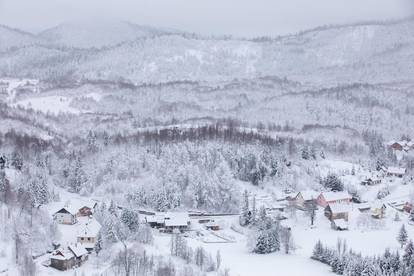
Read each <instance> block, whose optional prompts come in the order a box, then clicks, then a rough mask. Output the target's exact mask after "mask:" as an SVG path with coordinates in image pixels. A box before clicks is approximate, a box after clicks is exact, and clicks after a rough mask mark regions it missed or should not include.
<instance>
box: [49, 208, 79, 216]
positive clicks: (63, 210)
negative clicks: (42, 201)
mask: <svg viewBox="0 0 414 276" xmlns="http://www.w3.org/2000/svg"><path fill="white" fill-rule="evenodd" d="M77 212H78V209H76V208H73V206H64V207H62V208H60V209H59V210H57V211H56V212H55V213H54V214H57V213H69V214H71V215H73V216H75V215H76V213H77Z"/></svg>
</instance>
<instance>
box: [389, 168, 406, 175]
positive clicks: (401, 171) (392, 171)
mask: <svg viewBox="0 0 414 276" xmlns="http://www.w3.org/2000/svg"><path fill="white" fill-rule="evenodd" d="M406 171H407V170H406V169H405V168H399V167H388V168H387V176H396V177H399V178H402V177H403V176H404V175H405V172H406Z"/></svg>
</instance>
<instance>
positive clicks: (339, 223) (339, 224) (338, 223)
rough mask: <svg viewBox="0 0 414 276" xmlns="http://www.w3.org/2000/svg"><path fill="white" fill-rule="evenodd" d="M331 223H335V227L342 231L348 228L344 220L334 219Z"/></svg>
mask: <svg viewBox="0 0 414 276" xmlns="http://www.w3.org/2000/svg"><path fill="white" fill-rule="evenodd" d="M333 222H334V223H335V225H336V227H339V228H342V229H347V228H348V222H347V221H346V220H344V219H335V220H334V221H333Z"/></svg>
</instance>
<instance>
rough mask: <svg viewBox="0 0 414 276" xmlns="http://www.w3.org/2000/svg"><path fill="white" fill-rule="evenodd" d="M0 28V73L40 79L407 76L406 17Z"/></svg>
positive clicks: (410, 23) (413, 53)
mask: <svg viewBox="0 0 414 276" xmlns="http://www.w3.org/2000/svg"><path fill="white" fill-rule="evenodd" d="M0 35H1V37H5V39H6V40H7V43H6V44H4V45H3V46H2V48H1V49H2V52H3V53H2V54H1V56H0V74H2V75H17V76H18V75H21V76H31V77H36V78H40V79H49V78H52V77H53V78H64V77H71V78H74V79H80V78H87V79H92V80H112V81H114V80H118V79H120V78H122V79H124V80H127V81H129V82H132V83H162V82H168V81H177V80H190V81H209V82H214V81H228V80H233V79H246V78H247V79H248V78H252V77H253V78H254V77H263V76H269V75H270V76H278V77H282V78H284V77H286V78H288V79H292V80H294V81H299V82H303V83H309V84H314V85H320V84H322V83H323V84H324V85H326V84H330V85H336V84H344V83H349V82H369V83H384V82H394V81H407V80H412V72H413V64H412V63H411V62H410V60H412V59H413V57H414V47H413V42H414V20H412V19H410V20H405V21H400V22H398V23H395V22H391V23H388V24H386V23H377V24H374V23H367V24H358V25H348V26H338V27H326V28H318V29H314V30H311V31H307V32H303V33H299V34H296V35H290V36H285V37H281V38H278V39H261V40H260V39H258V40H253V41H250V40H243V39H232V38H207V37H202V36H197V35H189V34H185V33H177V32H176V33H172V32H171V31H165V30H161V29H156V28H151V27H142V26H137V25H134V24H130V23H126V22H118V23H117V24H115V23H113V22H111V23H107V24H103V25H102V24H98V25H94V24H92V25H82V26H80V25H77V24H74V23H68V24H62V25H60V26H58V27H55V28H52V29H50V30H46V31H44V32H42V33H40V34H39V35H36V36H32V35H29V34H26V33H23V32H19V31H17V30H12V29H9V28H4V27H3V28H2V29H1V31H0ZM92 47H94V48H98V50H96V49H95V50H93V51H91V50H90V48H92ZM46 64H47V65H48V66H47V67H45V66H44V65H46Z"/></svg>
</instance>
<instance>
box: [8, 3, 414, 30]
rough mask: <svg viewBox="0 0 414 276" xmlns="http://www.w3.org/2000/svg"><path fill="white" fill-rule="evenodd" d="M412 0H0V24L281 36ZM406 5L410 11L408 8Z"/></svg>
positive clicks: (395, 10)
mask: <svg viewBox="0 0 414 276" xmlns="http://www.w3.org/2000/svg"><path fill="white" fill-rule="evenodd" d="M413 2H414V0H0V24H5V25H9V26H13V27H17V28H22V29H25V30H30V31H40V30H42V29H45V28H48V27H51V26H54V25H57V24H59V23H62V22H64V21H74V20H78V19H82V20H84V19H85V18H91V19H94V18H96V17H104V18H111V19H123V20H129V21H132V22H135V23H139V24H145V25H154V26H162V27H171V28H176V29H181V30H185V31H191V32H198V33H202V34H233V35H236V36H250V37H251V36H261V35H271V36H275V35H280V34H286V33H292V32H297V31H300V30H303V29H308V28H313V27H316V26H319V25H326V24H342V23H352V22H357V21H370V20H388V19H396V18H402V17H406V16H409V15H411V11H412V10H411V8H412V4H413ZM410 5H411V6H410Z"/></svg>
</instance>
